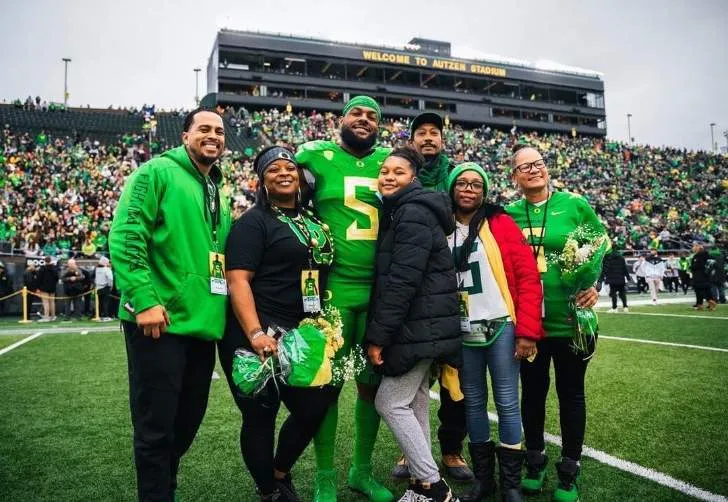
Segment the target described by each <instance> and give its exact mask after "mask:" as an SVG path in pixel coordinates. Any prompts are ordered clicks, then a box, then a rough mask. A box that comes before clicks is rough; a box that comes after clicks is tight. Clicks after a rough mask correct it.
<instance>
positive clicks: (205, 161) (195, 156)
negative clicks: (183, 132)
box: [187, 147, 220, 167]
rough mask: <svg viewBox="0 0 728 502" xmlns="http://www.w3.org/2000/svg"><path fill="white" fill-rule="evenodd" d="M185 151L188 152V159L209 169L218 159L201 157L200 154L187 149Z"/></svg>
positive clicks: (207, 156) (206, 156)
mask: <svg viewBox="0 0 728 502" xmlns="http://www.w3.org/2000/svg"><path fill="white" fill-rule="evenodd" d="M187 151H188V152H189V155H190V157H192V159H193V160H194V161H195V162H197V163H198V164H202V165H203V166H207V167H210V166H211V165H213V164H214V163H215V162H217V159H219V158H220V156H217V157H215V156H209V155H203V154H202V153H200V152H195V151H194V150H192V149H191V148H189V147H187Z"/></svg>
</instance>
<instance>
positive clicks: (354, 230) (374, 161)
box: [296, 141, 391, 283]
mask: <svg viewBox="0 0 728 502" xmlns="http://www.w3.org/2000/svg"><path fill="white" fill-rule="evenodd" d="M390 151H391V150H390V149H389V148H381V147H378V148H376V149H374V150H373V151H372V153H370V154H369V155H368V156H366V157H364V158H361V159H360V158H358V157H355V156H353V155H351V154H350V153H349V152H347V151H346V150H344V149H343V148H341V147H340V146H339V145H337V144H336V143H335V142H333V141H311V142H308V143H305V144H303V145H301V147H300V148H299V149H298V152H296V161H297V162H298V164H299V165H300V166H301V167H302V168H303V169H306V170H308V171H309V172H310V173H311V175H313V177H314V179H315V189H314V193H313V203H314V206H315V208H316V211H317V213H318V215H319V217H320V218H321V220H322V221H323V222H324V223H326V224H327V225H328V226H329V228H330V229H331V234H332V236H333V237H334V245H335V251H334V263H333V266H332V269H331V276H333V277H339V278H342V279H346V280H348V281H356V282H367V283H368V282H371V281H372V280H373V278H374V257H375V253H376V246H377V233H378V232H379V216H380V213H381V202H380V200H379V197H378V196H377V192H378V187H377V177H378V176H379V168H380V166H381V165H382V162H384V159H386V158H387V155H389V152H390Z"/></svg>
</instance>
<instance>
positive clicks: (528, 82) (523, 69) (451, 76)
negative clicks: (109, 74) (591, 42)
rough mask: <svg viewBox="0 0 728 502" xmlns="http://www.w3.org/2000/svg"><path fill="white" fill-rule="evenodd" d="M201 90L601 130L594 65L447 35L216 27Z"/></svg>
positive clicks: (220, 98) (225, 96)
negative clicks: (368, 38)
mask: <svg viewBox="0 0 728 502" xmlns="http://www.w3.org/2000/svg"><path fill="white" fill-rule="evenodd" d="M207 92H208V94H207V96H206V97H205V98H204V99H203V103H204V104H220V105H223V106H227V105H232V106H235V107H239V106H245V107H246V108H248V109H261V108H272V107H277V108H283V107H287V106H289V105H290V106H291V107H292V108H293V109H296V110H299V109H304V110H306V109H307V110H313V109H315V110H319V111H333V112H338V111H340V110H341V109H342V107H343V105H344V103H345V102H346V101H347V100H348V99H349V98H350V97H352V96H355V95H358V94H368V95H371V96H373V97H375V98H376V99H377V101H379V103H380V104H381V106H382V113H383V114H384V115H385V116H390V117H403V118H411V117H414V116H415V115H417V114H419V113H421V112H423V111H434V112H438V113H440V114H442V115H443V116H447V117H449V119H450V120H451V121H454V122H458V123H462V124H467V125H479V124H485V125H489V126H492V127H497V128H501V129H505V128H511V127H513V126H516V127H518V128H519V129H526V130H537V131H542V132H557V133H566V134H583V135H590V136H605V135H606V133H607V129H606V114H605V109H604V82H603V80H602V78H601V75H600V74H599V73H596V72H593V71H589V70H580V69H577V68H571V67H566V69H564V67H555V68H550V67H545V66H544V65H533V64H530V63H527V62H522V61H516V60H510V59H507V58H491V59H482V60H481V59H464V58H458V57H453V56H452V55H451V47H450V44H449V43H448V42H443V41H438V40H429V39H424V38H413V39H412V40H411V41H410V42H409V43H408V44H406V45H404V46H402V47H396V48H390V47H382V46H374V45H365V44H352V43H340V42H332V41H328V40H323V39H314V38H305V37H298V36H290V35H280V34H269V33H259V32H249V31H233V30H221V31H219V32H218V33H217V36H216V38H215V43H214V45H213V49H212V53H211V55H210V58H209V61H208V66H207Z"/></svg>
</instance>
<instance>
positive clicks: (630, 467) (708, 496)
mask: <svg viewBox="0 0 728 502" xmlns="http://www.w3.org/2000/svg"><path fill="white" fill-rule="evenodd" d="M430 398H432V399H434V400H435V401H439V400H440V395H439V394H438V393H437V392H435V391H432V390H431V391H430ZM488 418H489V419H490V421H491V422H495V423H497V422H498V415H496V414H495V413H491V412H489V413H488ZM544 438H545V439H546V441H548V442H549V443H552V444H555V445H557V446H561V437H559V436H556V435H554V434H549V433H545V434H544ZM583 455H585V456H587V457H591V458H593V459H594V460H596V461H598V462H601V463H602V464H606V465H609V466H611V467H614V468H616V469H619V470H620V471H624V472H628V473H630V474H633V475H635V476H639V477H641V478H645V479H649V480H650V481H654V482H655V483H657V484H659V485H662V486H667V487H668V488H672V489H673V490H676V491H679V492H680V493H684V494H685V495H688V496H690V497H694V498H696V499H698V500H706V501H708V502H728V498H726V497H724V496H723V495H718V494H717V493H712V492H709V491H707V490H703V489H702V488H698V487H697V486H694V485H691V484H690V483H686V482H685V481H680V480H679V479H675V478H673V477H672V476H668V475H667V474H665V473H662V472H659V471H655V470H653V469H649V468H647V467H643V466H641V465H639V464H635V463H634V462H629V461H628V460H622V459H621V458H617V457H613V456H612V455H610V454H608V453H605V452H603V451H600V450H595V449H594V448H590V447H588V446H585V447H584V450H583Z"/></svg>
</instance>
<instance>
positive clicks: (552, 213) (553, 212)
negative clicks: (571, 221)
mask: <svg viewBox="0 0 728 502" xmlns="http://www.w3.org/2000/svg"><path fill="white" fill-rule="evenodd" d="M565 212H566V211H551V216H558V215H560V214H564V213H565Z"/></svg>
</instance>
